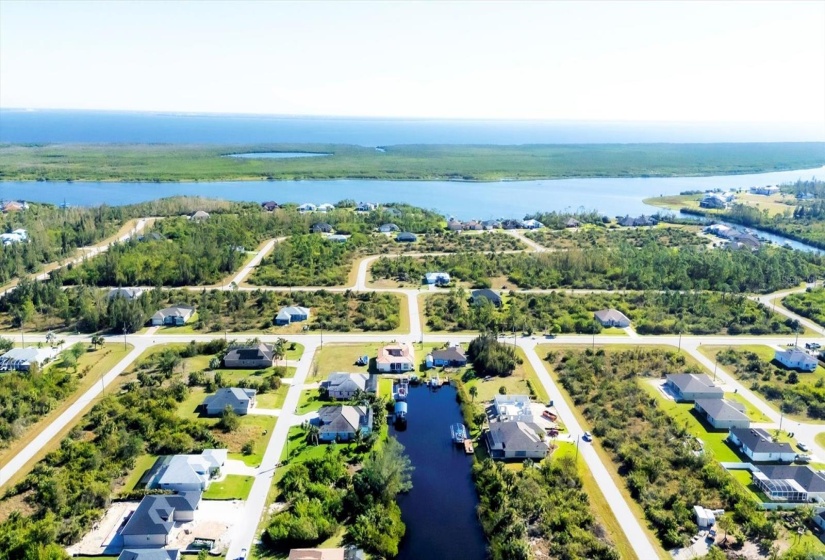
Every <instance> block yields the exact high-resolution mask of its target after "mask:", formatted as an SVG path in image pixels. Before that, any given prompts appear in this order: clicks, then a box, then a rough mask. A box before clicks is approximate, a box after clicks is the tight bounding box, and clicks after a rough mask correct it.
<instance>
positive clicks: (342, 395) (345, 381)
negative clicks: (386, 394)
mask: <svg viewBox="0 0 825 560" xmlns="http://www.w3.org/2000/svg"><path fill="white" fill-rule="evenodd" d="M324 386H325V387H326V389H327V392H328V394H329V397H330V398H331V399H342V400H347V399H351V398H353V397H354V396H355V395H357V394H358V393H359V392H366V391H369V390H370V388H372V389H373V390H374V387H373V384H371V383H370V375H369V374H367V373H340V372H339V373H331V374H330V375H329V377H327V380H326V381H325V382H324Z"/></svg>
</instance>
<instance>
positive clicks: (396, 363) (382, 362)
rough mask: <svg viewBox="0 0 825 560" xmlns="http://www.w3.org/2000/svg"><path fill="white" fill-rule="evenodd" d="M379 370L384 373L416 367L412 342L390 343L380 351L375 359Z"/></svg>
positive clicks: (411, 369) (398, 371)
mask: <svg viewBox="0 0 825 560" xmlns="http://www.w3.org/2000/svg"><path fill="white" fill-rule="evenodd" d="M375 365H376V367H377V368H378V371H380V372H382V373H400V372H404V371H413V370H414V369H415V351H414V350H413V347H412V345H411V344H406V343H396V344H388V345H387V346H384V347H383V348H381V349H380V350H379V351H378V357H377V358H376V359H375Z"/></svg>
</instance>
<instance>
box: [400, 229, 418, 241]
mask: <svg viewBox="0 0 825 560" xmlns="http://www.w3.org/2000/svg"><path fill="white" fill-rule="evenodd" d="M395 240H396V241H398V242H400V243H415V242H416V241H418V236H417V235H415V234H414V233H410V232H409V231H403V232H401V233H399V234H398V235H396V236H395Z"/></svg>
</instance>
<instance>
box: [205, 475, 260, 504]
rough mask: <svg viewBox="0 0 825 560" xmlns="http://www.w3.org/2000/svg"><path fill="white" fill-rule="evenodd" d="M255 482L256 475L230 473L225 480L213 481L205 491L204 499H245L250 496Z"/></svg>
mask: <svg viewBox="0 0 825 560" xmlns="http://www.w3.org/2000/svg"><path fill="white" fill-rule="evenodd" d="M253 482H255V477H254V476H242V475H238V474H228V475H226V477H224V479H223V480H220V481H217V482H212V483H211V484H210V485H209V488H207V489H206V492H204V493H203V499H204V500H245V499H247V498H248V497H249V492H250V490H252V483H253Z"/></svg>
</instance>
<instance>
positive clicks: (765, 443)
mask: <svg viewBox="0 0 825 560" xmlns="http://www.w3.org/2000/svg"><path fill="white" fill-rule="evenodd" d="M728 441H730V442H731V443H732V444H733V445H735V446H736V447H738V448H739V449H740V450H741V451H742V453H744V454H745V455H747V456H748V457H749V458H750V460H751V461H755V462H767V461H770V462H786V463H790V462H792V461H793V460H794V459H796V451H794V450H793V448H792V447H791V444H790V443H777V442H775V441H773V438H771V436H770V435H769V434H768V432H766V431H765V430H763V429H761V428H731V431H730V434H729V435H728Z"/></svg>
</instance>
